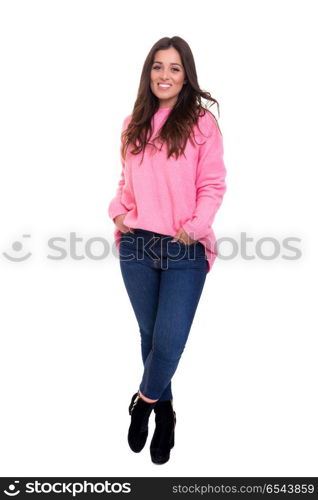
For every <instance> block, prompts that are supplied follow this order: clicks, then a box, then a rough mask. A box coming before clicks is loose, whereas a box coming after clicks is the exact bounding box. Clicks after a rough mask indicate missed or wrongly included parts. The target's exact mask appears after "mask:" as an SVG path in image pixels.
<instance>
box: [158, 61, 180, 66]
mask: <svg viewBox="0 0 318 500" xmlns="http://www.w3.org/2000/svg"><path fill="white" fill-rule="evenodd" d="M155 63H159V64H162V61H154V62H153V64H155ZM170 64H177V65H178V66H181V67H182V65H181V64H179V63H170Z"/></svg>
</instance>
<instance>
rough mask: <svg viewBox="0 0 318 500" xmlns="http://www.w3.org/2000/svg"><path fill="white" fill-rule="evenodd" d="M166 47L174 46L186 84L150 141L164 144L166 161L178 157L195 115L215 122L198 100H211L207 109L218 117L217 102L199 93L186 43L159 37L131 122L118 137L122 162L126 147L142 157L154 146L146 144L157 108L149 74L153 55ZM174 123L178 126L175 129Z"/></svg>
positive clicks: (144, 70)
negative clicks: (215, 109)
mask: <svg viewBox="0 0 318 500" xmlns="http://www.w3.org/2000/svg"><path fill="white" fill-rule="evenodd" d="M170 47H174V48H175V49H176V50H177V51H178V52H179V54H180V58H181V61H182V64H183V66H184V69H185V79H186V80H187V83H186V84H185V85H183V88H182V89H181V91H180V93H179V94H178V100H177V102H176V104H175V105H174V107H173V109H172V110H171V112H170V113H169V116H168V118H167V119H166V121H165V123H164V125H163V126H162V127H161V130H160V131H159V134H158V135H157V136H156V137H155V138H154V140H156V139H158V140H159V141H160V142H161V143H163V142H165V143H166V144H167V157H168V158H169V157H170V156H171V155H173V154H175V156H176V158H178V157H179V156H180V155H181V154H183V152H184V149H185V146H186V143H187V140H188V139H189V138H190V140H191V141H192V138H191V133H192V130H193V125H195V124H196V123H197V121H198V118H199V116H202V115H204V114H205V113H206V112H208V113H211V114H212V115H213V117H214V119H215V121H216V123H217V119H216V118H215V116H214V114H213V113H212V112H211V111H209V110H208V109H207V108H205V107H203V105H202V102H201V99H202V98H204V99H207V100H208V101H211V102H212V104H211V106H212V105H214V104H215V103H216V104H217V108H218V115H219V116H220V112H219V103H218V101H217V100H216V99H214V98H213V97H212V96H211V94H210V93H209V92H206V91H203V90H201V89H200V87H199V84H198V79H197V72H196V68H195V62H194V58H193V54H192V51H191V49H190V47H189V45H188V44H187V42H186V41H185V40H183V39H182V38H180V37H179V36H174V37H172V38H169V37H164V38H161V39H160V40H158V41H157V42H156V43H155V44H154V45H153V47H152V48H151V50H150V52H149V53H148V55H147V57H146V60H145V62H144V65H143V68H142V73H141V77H140V83H139V89H138V94H137V99H136V101H135V105H134V108H133V112H132V116H131V120H130V123H129V125H128V127H127V128H126V130H124V131H123V133H122V137H121V139H122V146H121V153H122V157H123V159H124V158H125V157H126V152H127V149H128V146H129V144H131V145H132V146H133V148H131V150H130V153H131V154H135V155H137V154H139V153H140V152H141V151H142V152H143V154H144V150H145V147H146V145H147V144H151V145H152V146H155V144H154V143H150V142H148V140H149V138H150V137H151V135H152V132H153V129H152V123H151V122H152V116H153V115H154V113H156V111H157V110H158V109H159V99H158V98H157V97H156V96H155V95H154V94H153V93H152V91H151V89H150V72H151V68H152V65H153V61H154V57H155V54H156V52H157V51H158V50H165V49H169V48H170ZM200 113H201V114H200ZM176 123H177V124H178V126H176ZM217 125H218V123H217ZM142 157H143V155H142Z"/></svg>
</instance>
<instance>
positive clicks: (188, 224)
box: [108, 107, 226, 271]
mask: <svg viewBox="0 0 318 500" xmlns="http://www.w3.org/2000/svg"><path fill="white" fill-rule="evenodd" d="M171 109H172V108H171V107H169V108H159V109H158V111H157V112H156V113H155V114H154V115H153V128H154V131H153V135H152V138H153V137H154V135H155V134H156V133H157V131H158V130H159V128H160V127H161V126H162V125H163V123H164V121H165V120H166V119H167V117H168V115H169V113H170V111H171ZM130 118H131V115H129V116H127V117H126V118H125V119H124V122H123V127H122V130H124V129H126V127H127V125H128V123H129V120H130ZM198 124H199V127H200V130H201V132H202V133H201V132H200V130H199V128H198V125H195V126H194V133H195V139H196V142H197V143H199V144H195V143H194V144H191V142H190V140H188V141H187V145H186V148H185V155H186V158H185V157H184V156H183V155H181V156H179V158H178V159H177V160H176V159H175V157H174V156H172V157H170V158H169V160H168V159H167V158H166V151H167V150H166V145H165V144H164V145H163V147H162V149H161V151H159V149H156V148H155V147H153V146H149V145H148V146H147V147H146V150H145V152H144V159H143V162H142V163H141V164H140V165H139V162H140V160H141V155H142V153H140V154H139V155H132V154H131V153H130V152H129V148H128V152H127V156H126V159H125V161H124V162H123V161H122V170H121V177H120V180H119V183H118V186H117V192H116V196H115V197H114V198H113V199H112V200H111V201H110V203H109V207H108V215H109V217H110V218H111V219H114V218H115V217H116V216H117V215H120V214H124V213H125V214H127V215H126V216H125V218H124V220H123V222H124V224H125V225H127V226H128V227H131V228H141V229H147V230H149V231H155V232H157V233H162V234H166V235H170V236H175V235H176V233H177V232H178V230H179V229H180V227H182V228H183V229H184V230H185V232H186V233H187V234H188V235H189V236H190V238H192V239H193V240H198V241H200V242H201V243H202V244H203V245H204V247H205V254H206V258H207V260H208V264H209V267H208V271H210V270H211V267H212V265H213V263H214V260H215V258H216V256H217V245H216V238H215V235H214V231H213V229H212V227H211V226H212V223H213V220H214V217H215V214H216V212H217V210H218V209H219V207H220V205H221V203H222V199H223V195H224V193H225V191H226V184H225V177H226V169H225V165H224V162H223V140H222V135H221V133H220V131H219V129H218V126H217V124H216V121H215V119H214V117H213V116H212V114H211V113H209V112H208V111H206V113H205V115H204V116H202V117H200V118H199V120H198ZM152 138H151V139H152ZM203 143H204V144H203ZM121 234H122V233H121V231H120V230H119V229H118V228H117V226H115V229H114V237H115V243H116V248H117V250H119V243H120V236H121Z"/></svg>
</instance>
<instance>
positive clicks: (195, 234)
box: [182, 219, 209, 240]
mask: <svg viewBox="0 0 318 500" xmlns="http://www.w3.org/2000/svg"><path fill="white" fill-rule="evenodd" d="M182 227H183V229H184V230H185V232H186V233H187V235H188V236H190V238H191V239H192V240H199V239H201V238H204V236H206V235H207V234H208V233H209V228H208V227H206V228H202V225H201V227H200V225H199V224H198V223H197V221H192V220H191V219H188V220H187V221H186V222H185V223H184V224H182Z"/></svg>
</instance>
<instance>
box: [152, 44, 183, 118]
mask: <svg viewBox="0 0 318 500" xmlns="http://www.w3.org/2000/svg"><path fill="white" fill-rule="evenodd" d="M185 83H186V81H185V70H184V67H183V64H182V61H181V57H180V54H179V52H178V51H177V50H176V49H175V48H174V47H170V48H169V49H165V50H158V51H157V52H156V53H155V56H154V60H153V64H152V67H151V72H150V88H151V90H152V92H153V94H154V95H155V96H156V97H158V99H159V107H160V108H168V107H172V106H174V105H175V103H176V102H177V99H178V94H179V92H180V91H181V89H182V86H183V85H184V84H185ZM161 84H162V85H161Z"/></svg>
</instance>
